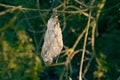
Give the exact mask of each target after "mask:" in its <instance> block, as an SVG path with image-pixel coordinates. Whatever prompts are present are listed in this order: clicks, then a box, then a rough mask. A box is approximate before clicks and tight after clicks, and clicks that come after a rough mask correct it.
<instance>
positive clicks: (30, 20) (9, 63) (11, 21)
mask: <svg viewBox="0 0 120 80" xmlns="http://www.w3.org/2000/svg"><path fill="white" fill-rule="evenodd" d="M104 1H105V2H104ZM92 2H93V4H92ZM102 5H104V6H103V7H102V8H101V6H102ZM53 8H57V10H58V15H59V21H60V24H61V29H62V32H63V42H64V48H63V50H62V54H61V55H60V56H59V59H58V63H57V64H56V65H54V64H53V65H51V66H49V67H46V66H45V65H44V62H43V61H42V58H41V57H40V52H41V48H42V44H43V41H44V34H45V31H46V28H47V21H48V19H49V18H50V16H51V14H52V11H51V10H52V9H53ZM77 10H78V11H80V10H83V12H85V13H86V14H87V15H88V16H86V15H85V14H84V13H82V12H75V11H77ZM72 11H73V12H72ZM90 11H91V16H92V17H94V19H95V20H92V19H91V22H90V28H89V31H88V37H87V42H86V52H85V61H84V65H83V80H120V1H119V0H0V80H71V79H72V80H78V76H79V67H80V61H81V54H82V51H81V50H82V48H83V45H84V37H85V36H84V35H83V37H82V39H81V40H79V43H78V44H77V46H76V48H75V49H74V51H73V53H76V54H75V55H73V58H72V60H70V63H69V65H67V66H66V65H64V64H62V65H61V64H60V63H62V62H66V61H67V59H68V56H69V50H71V48H72V47H73V45H74V44H75V42H76V39H77V38H78V36H79V35H80V34H81V33H82V32H83V30H84V29H85V28H86V25H88V24H89V23H87V22H88V18H89V12H90ZM98 14H99V16H97V15H98ZM94 21H95V22H94ZM92 22H93V24H96V26H95V28H96V29H95V32H94V34H95V35H94V36H95V40H94V43H95V45H94V48H95V54H96V57H93V56H92V54H93V53H94V52H93V50H92V47H91V45H92V43H91V39H92V38H93V37H92V35H93V34H92V30H93V27H92ZM77 51H78V52H77ZM87 51H88V52H87ZM96 60H98V61H99V63H100V64H101V65H99V64H98V63H97V61H96ZM88 65H89V66H88ZM87 66H88V67H87ZM85 70H86V72H85Z"/></svg>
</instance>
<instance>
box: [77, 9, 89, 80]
mask: <svg viewBox="0 0 120 80" xmlns="http://www.w3.org/2000/svg"><path fill="white" fill-rule="evenodd" d="M89 15H91V11H90V12H89ZM90 20H91V19H90V16H89V17H88V23H87V26H86V27H87V29H86V34H85V39H84V45H83V52H82V58H81V62H80V71H79V80H82V67H83V61H84V56H85V49H86V42H87V37H88V30H89V27H90Z"/></svg>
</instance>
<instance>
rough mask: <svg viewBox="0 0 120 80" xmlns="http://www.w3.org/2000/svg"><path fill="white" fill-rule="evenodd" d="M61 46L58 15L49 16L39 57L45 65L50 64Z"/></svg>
mask: <svg viewBox="0 0 120 80" xmlns="http://www.w3.org/2000/svg"><path fill="white" fill-rule="evenodd" d="M62 48H63V40H62V31H61V28H60V23H59V21H58V16H51V18H50V19H49V20H48V23H47V30H46V32H45V37H44V43H43V46H42V52H41V57H42V58H43V61H44V62H45V65H50V64H52V62H53V59H54V58H55V57H57V56H58V55H59V54H60V52H61V50H62Z"/></svg>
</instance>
